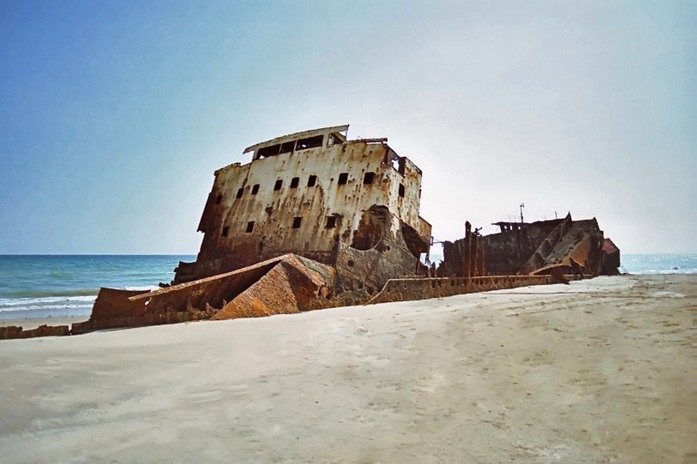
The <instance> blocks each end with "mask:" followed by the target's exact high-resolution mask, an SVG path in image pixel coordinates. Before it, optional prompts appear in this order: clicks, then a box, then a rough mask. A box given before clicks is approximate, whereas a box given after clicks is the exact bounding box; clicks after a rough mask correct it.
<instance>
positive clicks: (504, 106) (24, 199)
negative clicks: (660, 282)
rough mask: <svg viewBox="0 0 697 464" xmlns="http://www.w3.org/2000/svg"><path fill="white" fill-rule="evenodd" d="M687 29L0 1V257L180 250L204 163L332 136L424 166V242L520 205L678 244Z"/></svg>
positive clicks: (442, 5)
mask: <svg viewBox="0 0 697 464" xmlns="http://www.w3.org/2000/svg"><path fill="white" fill-rule="evenodd" d="M695 25H697V2H694V1H678V2H673V1H670V0H655V1H605V0H603V1H583V2H576V1H568V2H567V1H556V0H549V1H534V0H533V1H525V2H520V1H500V2H497V1H484V0H482V1H438V0H435V1H434V0H431V1H419V2H417V1H399V2H398V1H380V2H376V1H362V0H358V1H351V2H345V1H329V0H317V1H230V0H226V1H203V0H199V1H173V0H168V1H142V2H129V1H106V0H100V1H84V2H82V1H77V0H69V1H46V2H40V1H31V0H22V1H7V0H0V163H1V164H0V253H196V252H197V251H198V248H199V245H200V240H201V236H200V235H199V234H197V233H196V232H195V230H196V226H197V225H198V220H199V218H200V214H201V212H202V208H203V205H204V202H205V200H206V196H207V194H208V192H209V190H210V187H211V185H212V181H213V171H214V170H215V169H217V168H219V167H222V166H225V165H227V164H229V163H232V162H235V161H241V162H246V161H248V159H249V158H248V155H242V154H241V153H242V150H243V149H244V147H246V146H248V145H252V144H254V143H256V142H259V141H263V140H266V139H269V138H273V137H276V136H278V135H282V134H286V133H289V132H295V131H300V130H305V129H310V128H315V127H323V126H329V125H337V124H343V123H350V124H351V129H350V132H349V136H351V137H357V136H362V137H382V136H386V137H388V138H389V140H390V145H391V146H392V147H393V148H394V149H395V150H396V151H397V152H398V153H399V154H401V155H406V156H408V157H410V158H411V159H412V160H413V161H415V162H416V163H417V164H418V165H419V166H420V167H421V168H422V170H423V171H424V185H423V196H422V216H423V217H424V218H426V219H427V220H429V221H430V222H431V223H432V224H433V227H434V235H435V236H436V238H438V239H451V240H452V239H455V238H458V237H460V236H462V235H463V224H464V221H465V220H470V221H471V222H472V223H473V224H475V225H477V226H481V225H488V224H489V223H491V222H495V221H497V220H502V219H503V220H508V219H509V218H511V217H512V216H513V215H515V214H518V205H519V204H520V203H521V202H525V205H526V208H525V216H526V220H535V219H543V218H547V219H550V218H552V217H554V214H555V212H556V213H557V214H559V215H563V214H565V213H566V212H567V211H571V213H572V215H573V216H574V217H576V218H582V217H592V216H596V217H597V218H598V220H599V222H600V225H601V227H602V228H603V229H604V230H605V232H606V235H607V236H610V237H612V238H613V240H615V242H616V243H617V244H618V245H619V246H620V247H621V248H622V250H623V251H624V252H630V253H632V252H633V253H640V252H692V253H695V252H697V240H695V229H696V228H697V212H696V211H695V207H694V203H695V200H697V195H696V193H697V191H696V187H695V183H696V182H695V178H696V177H697V176H696V174H697V153H696V148H697V143H696V142H697V140H696V139H697V136H696V134H697V124H695V123H696V121H697V117H696V116H697V114H696V113H697V101H695V100H696V95H697V92H696V91H695V90H696V89H697V86H696V85H695V84H696V82H695V79H696V78H697V69H695V68H696V64H697V59H696V58H697V56H696V53H695V44H696V43H697V34H696V33H695V30H697V27H696V26H695ZM485 231H493V228H491V227H490V226H489V227H488V228H487V229H485Z"/></svg>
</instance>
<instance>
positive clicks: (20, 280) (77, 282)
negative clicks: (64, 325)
mask: <svg viewBox="0 0 697 464" xmlns="http://www.w3.org/2000/svg"><path fill="white" fill-rule="evenodd" d="M194 259H195V256H190V255H117V256H113V255H112V256H109V255H75V256H67V255H42V256H30V255H12V256H9V255H0V318H2V319H23V318H47V317H81V316H85V317H89V315H90V313H91V311H92V305H93V304H94V300H95V299H96V297H97V293H98V292H99V288H100V287H111V288H125V289H155V288H158V284H159V283H160V282H170V281H171V280H172V278H173V277H174V268H175V267H177V265H178V263H179V261H192V260H194Z"/></svg>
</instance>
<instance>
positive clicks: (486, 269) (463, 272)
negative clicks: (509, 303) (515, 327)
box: [18, 125, 619, 336]
mask: <svg viewBox="0 0 697 464" xmlns="http://www.w3.org/2000/svg"><path fill="white" fill-rule="evenodd" d="M348 128H349V126H348V125H341V126H334V127H325V128H320V129H314V130H309V131H304V132H298V133H294V134H289V135H284V136H282V137H277V138H274V139H271V140H268V141H265V142H262V143H258V144H255V145H252V146H250V147H248V148H246V149H245V150H244V152H243V153H245V154H250V157H251V160H250V161H249V162H248V163H246V164H241V163H233V164H230V165H228V166H225V167H223V168H221V169H218V170H217V171H216V172H215V179H214V182H213V187H212V189H211V192H210V193H209V195H208V199H207V201H206V204H205V207H204V210H203V214H202V216H201V220H200V222H199V225H198V231H199V232H201V233H202V234H203V240H202V243H201V248H200V251H199V253H198V255H197V257H196V260H195V261H193V262H180V263H179V265H178V266H177V268H176V269H175V276H174V279H173V281H172V282H170V283H168V284H163V285H162V288H159V289H157V290H154V291H138V290H121V289H109V288H102V289H101V290H100V292H99V294H98V296H97V299H96V301H95V304H94V307H93V310H92V314H91V316H90V319H89V320H88V321H85V322H81V323H74V324H73V325H72V329H71V333H73V334H77V333H83V332H88V331H93V330H99V329H106V328H117V327H135V326H143V325H154V324H166V323H175V322H183V321H191V320H202V319H213V320H220V319H233V318H239V317H258V316H267V315H272V314H282V313H297V312H302V311H308V310H314V309H322V308H329V307H335V306H345V305H355V304H371V303H378V302H385V301H396V300H407V299H422V298H433V297H439V296H448V295H454V294H459V293H467V292H475V291H484V290H492V289H499V288H510V287H518V286H525V285H533V284H543V283H552V282H559V281H564V280H566V279H567V278H581V277H583V276H584V275H585V276H595V275H598V274H613V273H616V272H617V268H618V267H619V249H618V248H617V247H616V246H615V245H614V244H613V243H612V242H611V241H610V240H609V239H606V238H605V237H604V233H603V231H602V230H601V229H600V228H599V226H598V222H597V221H596V220H595V219H594V218H593V219H589V220H581V221H574V220H573V219H572V218H571V215H570V214H569V215H567V216H566V217H565V218H563V219H556V220H552V221H540V222H533V223H523V222H500V223H496V224H497V225H498V226H500V230H501V231H500V233H497V234H492V235H487V236H482V235H480V234H479V231H478V229H474V230H472V227H471V225H470V224H469V223H466V224H465V230H464V232H465V234H464V237H463V238H462V239H460V240H456V241H454V242H444V243H443V253H444V259H443V261H442V262H441V263H440V264H439V265H436V264H431V263H430V262H429V261H428V253H429V250H430V247H431V245H432V242H433V238H432V230H431V224H429V223H428V221H426V220H425V219H423V218H422V217H421V216H420V211H419V209H420V198H421V178H422V172H421V170H420V169H419V168H418V167H417V166H416V165H415V164H414V163H413V162H412V161H411V160H409V159H408V158H406V157H404V156H399V155H398V154H397V153H396V152H395V151H394V150H393V149H392V148H391V147H390V146H389V145H388V141H387V139H386V138H372V139H361V138H359V139H353V140H350V139H348V136H347V134H348ZM565 276H566V277H565ZM18 336H22V335H21V334H20V335H18ZM27 336H30V335H27Z"/></svg>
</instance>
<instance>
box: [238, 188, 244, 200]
mask: <svg viewBox="0 0 697 464" xmlns="http://www.w3.org/2000/svg"><path fill="white" fill-rule="evenodd" d="M243 193H244V188H241V189H239V190H238V191H237V198H242V194H243Z"/></svg>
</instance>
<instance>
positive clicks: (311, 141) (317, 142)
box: [295, 135, 324, 150]
mask: <svg viewBox="0 0 697 464" xmlns="http://www.w3.org/2000/svg"><path fill="white" fill-rule="evenodd" d="M323 141H324V136H323V135H316V136H314V137H308V138H306V139H300V140H298V143H297V144H296V145H295V149H296V150H307V149H308V148H315V147H321V146H322V142H323Z"/></svg>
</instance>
